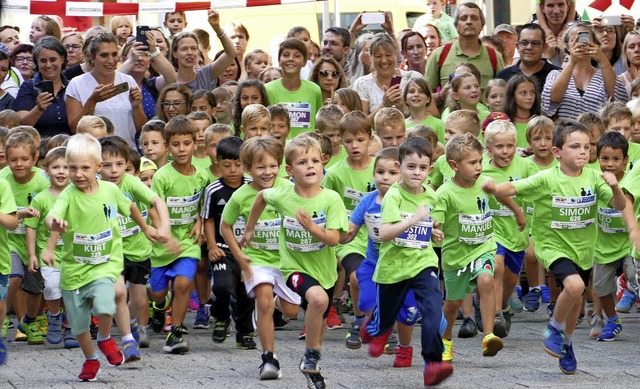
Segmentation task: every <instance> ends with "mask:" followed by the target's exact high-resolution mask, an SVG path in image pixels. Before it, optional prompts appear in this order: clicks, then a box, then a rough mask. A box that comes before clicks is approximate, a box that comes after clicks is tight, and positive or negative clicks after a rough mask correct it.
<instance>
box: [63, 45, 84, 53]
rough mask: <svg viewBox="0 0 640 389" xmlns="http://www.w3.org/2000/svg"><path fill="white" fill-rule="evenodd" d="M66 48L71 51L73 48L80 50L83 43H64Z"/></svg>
mask: <svg viewBox="0 0 640 389" xmlns="http://www.w3.org/2000/svg"><path fill="white" fill-rule="evenodd" d="M64 48H65V50H67V51H71V49H73V50H80V49H81V48H82V45H81V44H79V43H74V44H68V45H64Z"/></svg>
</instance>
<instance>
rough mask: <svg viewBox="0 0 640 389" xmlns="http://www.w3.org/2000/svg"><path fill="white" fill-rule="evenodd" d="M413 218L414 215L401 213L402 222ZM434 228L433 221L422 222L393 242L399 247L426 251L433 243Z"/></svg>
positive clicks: (405, 231)
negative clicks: (432, 233)
mask: <svg viewBox="0 0 640 389" xmlns="http://www.w3.org/2000/svg"><path fill="white" fill-rule="evenodd" d="M412 216H413V214H412V213H405V212H401V213H400V218H401V219H402V220H407V219H409V218H411V217H412ZM432 228H433V222H432V221H431V219H429V220H421V221H419V222H417V223H416V224H414V225H412V226H411V227H409V228H407V229H406V230H404V232H402V233H401V234H400V235H398V236H397V237H396V238H395V239H394V240H393V244H395V245H396V246H399V247H408V248H412V249H421V250H423V249H426V248H427V247H428V246H429V243H430V242H431V230H432Z"/></svg>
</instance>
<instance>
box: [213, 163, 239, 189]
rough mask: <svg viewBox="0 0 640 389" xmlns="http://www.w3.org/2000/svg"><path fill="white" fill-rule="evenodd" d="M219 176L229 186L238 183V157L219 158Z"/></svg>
mask: <svg viewBox="0 0 640 389" xmlns="http://www.w3.org/2000/svg"><path fill="white" fill-rule="evenodd" d="M218 166H220V176H221V177H222V178H224V182H225V184H227V185H230V186H237V185H240V183H241V182H242V162H240V160H239V159H220V160H218Z"/></svg>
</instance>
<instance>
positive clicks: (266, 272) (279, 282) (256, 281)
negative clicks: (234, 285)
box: [244, 265, 300, 305]
mask: <svg viewBox="0 0 640 389" xmlns="http://www.w3.org/2000/svg"><path fill="white" fill-rule="evenodd" d="M251 272H252V273H253V278H252V279H251V280H249V281H248V282H247V281H245V282H244V286H245V288H246V289H247V295H248V296H249V297H250V298H255V297H256V294H255V293H254V292H253V288H255V287H256V286H258V285H260V284H271V285H273V292H274V293H275V294H276V295H277V296H279V297H280V298H281V299H283V300H284V301H286V302H288V303H291V304H295V305H300V296H298V294H297V293H296V292H294V291H293V290H291V289H289V287H288V286H287V282H286V281H285V280H284V277H283V276H282V272H280V269H278V268H276V267H271V266H253V265H251Z"/></svg>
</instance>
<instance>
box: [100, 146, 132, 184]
mask: <svg viewBox="0 0 640 389" xmlns="http://www.w3.org/2000/svg"><path fill="white" fill-rule="evenodd" d="M126 170H127V160H126V159H125V158H124V157H123V156H121V155H113V154H107V153H102V169H100V175H101V176H102V179H103V180H105V181H109V182H113V183H114V184H116V185H119V184H120V180H122V176H124V174H125V172H126Z"/></svg>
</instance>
